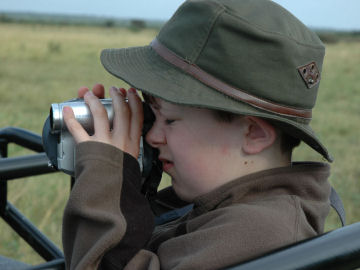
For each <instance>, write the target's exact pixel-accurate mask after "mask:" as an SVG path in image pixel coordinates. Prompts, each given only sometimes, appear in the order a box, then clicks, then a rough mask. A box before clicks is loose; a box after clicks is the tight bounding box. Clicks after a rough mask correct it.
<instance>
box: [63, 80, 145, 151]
mask: <svg viewBox="0 0 360 270" xmlns="http://www.w3.org/2000/svg"><path fill="white" fill-rule="evenodd" d="M78 96H79V97H81V98H82V97H83V98H84V100H85V103H86V104H87V105H88V106H89V108H90V111H91V113H92V115H93V119H94V130H95V133H94V135H92V136H89V134H88V133H87V132H86V131H85V130H84V129H83V127H82V126H81V125H80V124H79V122H78V121H77V120H76V119H75V116H74V113H73V111H72V109H71V108H70V107H64V109H63V116H64V121H65V123H66V126H67V128H68V130H69V132H70V133H71V134H72V136H73V137H74V139H75V142H76V143H81V142H85V141H98V142H103V143H107V144H111V145H113V146H115V147H117V148H119V149H121V150H122V151H124V152H127V153H129V154H130V155H132V156H133V157H135V158H137V157H138V155H139V151H140V137H141V132H142V125H143V118H144V116H143V107H142V102H141V99H140V97H139V96H138V95H137V93H136V90H135V89H134V88H130V89H129V90H128V91H126V90H125V89H123V88H120V89H117V88H115V87H112V88H111V89H110V96H111V98H112V100H113V110H114V120H113V129H112V130H110V124H109V119H108V116H107V113H106V110H105V108H104V106H103V105H102V104H101V102H100V100H99V97H100V98H103V97H104V87H103V86H102V85H100V84H96V85H95V86H94V88H93V92H91V91H89V90H88V89H87V88H86V87H82V88H80V89H79V91H78ZM126 97H127V98H128V102H125V98H126Z"/></svg>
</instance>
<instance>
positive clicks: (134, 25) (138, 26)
mask: <svg viewBox="0 0 360 270" xmlns="http://www.w3.org/2000/svg"><path fill="white" fill-rule="evenodd" d="M145 28H146V22H145V21H143V20H131V21H130V27H129V29H130V30H131V31H140V30H143V29H145Z"/></svg>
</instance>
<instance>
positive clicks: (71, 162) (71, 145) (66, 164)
mask: <svg viewBox="0 0 360 270" xmlns="http://www.w3.org/2000/svg"><path fill="white" fill-rule="evenodd" d="M100 101H101V103H102V104H103V105H104V107H105V109H106V112H107V115H108V118H109V122H110V127H111V128H112V123H113V119H114V111H113V107H112V100H111V99H101V100H100ZM65 106H69V107H71V108H72V110H73V111H74V115H75V119H76V120H77V121H78V122H79V123H80V124H81V126H82V127H83V128H84V129H85V130H86V131H87V133H88V134H89V135H92V134H93V133H94V120H93V117H92V114H91V111H90V108H89V106H88V105H87V104H86V103H85V102H84V100H83V99H73V100H70V101H67V102H64V103H54V104H52V105H51V108H50V115H49V118H48V120H47V121H46V123H45V125H44V130H43V141H44V148H45V150H47V151H46V152H47V155H48V157H49V159H50V163H51V165H52V166H54V167H55V168H56V169H58V170H61V171H63V172H65V173H67V174H69V175H71V176H74V167H75V141H74V138H73V137H72V135H71V133H70V132H69V131H68V129H67V127H66V124H65V122H64V119H63V108H64V107H65ZM55 144H56V145H55ZM55 148H56V149H55ZM138 162H139V165H140V169H141V170H142V169H143V141H142V137H141V144H140V155H139V158H138Z"/></svg>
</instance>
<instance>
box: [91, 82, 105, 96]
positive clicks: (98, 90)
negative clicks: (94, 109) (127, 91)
mask: <svg viewBox="0 0 360 270" xmlns="http://www.w3.org/2000/svg"><path fill="white" fill-rule="evenodd" d="M92 92H93V94H94V95H95V96H97V97H98V98H104V97H105V88H104V86H103V85H102V84H101V83H97V84H95V85H94V86H93V89H92Z"/></svg>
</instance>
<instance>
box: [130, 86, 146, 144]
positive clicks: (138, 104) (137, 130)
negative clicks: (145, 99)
mask: <svg viewBox="0 0 360 270" xmlns="http://www.w3.org/2000/svg"><path fill="white" fill-rule="evenodd" d="M128 92H129V94H128V98H129V107H130V111H131V122H130V138H131V139H132V140H134V141H135V142H136V143H139V142H140V137H141V133H142V126H143V121H144V113H143V106H142V101H141V99H140V97H139V96H138V94H137V93H136V90H135V89H134V88H130V89H129V91H128Z"/></svg>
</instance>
